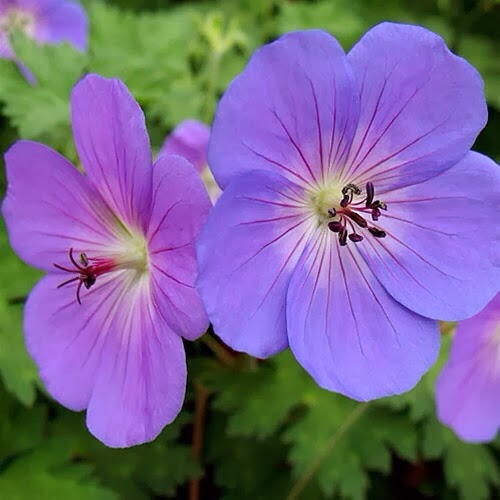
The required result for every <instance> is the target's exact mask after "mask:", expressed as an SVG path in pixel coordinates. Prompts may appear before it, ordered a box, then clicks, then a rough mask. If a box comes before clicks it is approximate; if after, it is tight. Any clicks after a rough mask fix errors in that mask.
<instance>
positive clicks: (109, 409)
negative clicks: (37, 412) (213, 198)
mask: <svg viewBox="0 0 500 500" xmlns="http://www.w3.org/2000/svg"><path fill="white" fill-rule="evenodd" d="M71 121H72V126H73V134H74V140H75V145H76V149H77V151H78V155H79V157H80V160H81V163H82V165H83V167H84V169H85V175H82V174H81V173H79V172H78V171H77V170H76V169H75V168H74V167H73V166H72V165H71V164H70V163H69V162H68V161H67V160H66V159H64V158H63V157H61V156H60V155H59V154H57V153H56V152H55V151H53V150H51V149H49V148H47V147H46V146H44V145H42V144H38V143H35V142H30V141H20V142H17V143H16V144H14V145H13V146H12V147H11V148H10V149H9V151H8V152H7V153H6V155H5V163H6V167H7V179H8V189H7V195H6V198H5V201H4V203H3V207H2V208H3V215H4V217H5V221H6V224H7V230H8V233H9V238H10V242H11V245H12V247H13V248H14V250H15V251H16V252H17V254H18V255H19V256H20V257H21V258H22V259H23V260H24V261H25V262H27V263H28V264H30V265H32V266H34V267H38V268H39V269H42V270H43V271H45V272H47V273H48V274H47V276H45V277H44V278H42V280H41V281H40V282H39V283H38V284H37V285H36V286H35V288H34V289H33V291H32V292H31V293H30V295H29V297H28V300H27V303H26V306H25V310H24V333H25V338H26V345H27V347H28V351H29V353H30V354H31V356H32V357H33V359H34V360H35V362H36V364H37V365H38V368H39V371H40V377H41V379H42V380H43V382H44V383H45V386H46V388H47V390H48V391H49V393H50V394H51V395H52V396H53V397H54V398H55V399H56V400H57V401H59V402H60V403H61V404H63V405H64V406H66V407H68V408H70V409H72V410H83V409H85V408H86V409H87V425H88V428H89V430H90V432H92V434H94V435H95V436H96V437H97V438H98V439H100V440H101V441H103V442H104V443H105V444H107V445H108V446H113V447H123V446H131V445H134V444H138V443H143V442H145V441H149V440H151V439H153V438H154V437H155V436H156V435H157V434H158V433H159V432H160V431H161V429H162V428H163V427H164V426H165V425H166V424H168V423H169V422H171V421H172V420H173V419H174V418H175V416H176V415H177V413H178V412H179V410H180V408H181V406H182V402H183V398H184V391H185V384H186V363H185V355H184V348H183V343H182V337H184V338H187V339H190V340H192V339H195V338H197V337H198V336H199V335H201V334H202V333H203V332H204V331H205V329H206V327H207V326H208V319H207V316H206V313H205V311H204V308H203V305H202V302H201V299H200V297H199V295H198V293H197V292H196V290H195V289H194V287H193V284H194V280H195V274H196V259H195V251H194V243H193V242H194V238H195V237H196V236H197V234H198V232H199V230H200V227H201V225H202V224H203V222H204V220H205V217H206V215H207V213H208V211H209V208H210V201H209V199H208V196H207V194H206V191H205V189H204V187H203V184H202V182H201V181H200V179H199V177H198V174H197V173H196V171H195V170H194V168H193V167H192V166H191V165H190V164H189V163H188V162H187V161H186V160H184V159H183V158H180V157H177V156H167V155H164V156H161V157H159V158H158V160H157V161H156V163H155V164H154V166H153V165H152V163H151V153H150V147H149V139H148V135H147V131H146V128H145V123H144V115H143V113H142V111H141V109H140V108H139V106H138V104H137V103H136V102H135V101H134V99H133V98H132V96H131V95H130V94H129V93H128V91H127V89H126V87H125V86H124V85H123V84H122V83H121V82H120V81H119V80H107V79H105V78H102V77H99V76H97V75H89V76H87V77H85V78H84V79H83V80H81V81H80V82H79V83H78V84H77V85H76V86H75V87H74V89H73V91H72V94H71Z"/></svg>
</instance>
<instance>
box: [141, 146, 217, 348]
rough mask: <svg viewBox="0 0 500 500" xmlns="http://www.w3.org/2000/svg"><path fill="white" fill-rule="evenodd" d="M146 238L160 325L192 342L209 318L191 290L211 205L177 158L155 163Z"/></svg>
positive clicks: (188, 168) (190, 169) (185, 164)
mask: <svg viewBox="0 0 500 500" xmlns="http://www.w3.org/2000/svg"><path fill="white" fill-rule="evenodd" d="M153 193H154V198H153V200H152V213H151V222H150V226H149V230H148V234H147V238H148V240H149V255H150V272H151V279H152V281H151V293H152V295H153V297H154V301H155V304H156V306H157V307H158V310H159V311H160V314H161V315H162V317H163V319H164V321H165V322H166V323H167V324H168V325H169V327H170V328H171V329H172V330H173V331H174V332H175V333H177V334H178V335H181V336H183V337H184V338H187V339H190V340H194V339H196V338H198V337H199V336H200V335H202V334H203V333H204V332H205V331H206V329H207V328H208V318H207V315H206V312H205V307H204V306H203V303H202V301H201V297H200V295H199V293H198V291H197V290H196V289H195V287H194V283H195V279H196V275H197V271H198V266H197V262H196V254H195V246H194V244H195V240H196V238H197V237H198V234H199V232H200V230H201V227H202V225H203V224H204V222H205V219H206V217H207V214H208V211H209V210H210V207H211V204H210V200H209V199H208V195H207V192H206V190H205V188H204V186H203V183H202V181H201V180H200V178H199V176H198V174H197V172H196V171H195V169H194V168H193V167H192V165H191V164H190V163H188V162H187V161H186V160H184V159H183V158H181V157H179V156H168V155H163V156H161V157H160V158H159V159H158V160H157V161H156V163H155V165H154V174H153Z"/></svg>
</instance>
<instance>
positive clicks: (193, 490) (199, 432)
mask: <svg viewBox="0 0 500 500" xmlns="http://www.w3.org/2000/svg"><path fill="white" fill-rule="evenodd" d="M208 396H209V392H208V390H207V389H205V387H203V385H202V384H201V383H199V382H196V383H195V403H194V420H193V443H192V446H191V457H192V458H193V460H195V461H196V462H198V461H199V460H200V457H201V450H202V449H203V438H204V430H205V416H206V412H207V402H208ZM188 498H189V500H198V499H199V498H200V478H199V477H192V478H191V479H190V480H189V484H188Z"/></svg>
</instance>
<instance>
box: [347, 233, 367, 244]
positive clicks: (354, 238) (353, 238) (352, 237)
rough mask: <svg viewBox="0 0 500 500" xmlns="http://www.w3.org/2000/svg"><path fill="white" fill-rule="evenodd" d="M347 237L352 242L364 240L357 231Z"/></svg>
mask: <svg viewBox="0 0 500 500" xmlns="http://www.w3.org/2000/svg"><path fill="white" fill-rule="evenodd" d="M349 239H350V240H351V241H352V242H354V243H359V242H360V241H363V240H364V238H363V236H361V235H360V234H358V233H351V234H350V235H349Z"/></svg>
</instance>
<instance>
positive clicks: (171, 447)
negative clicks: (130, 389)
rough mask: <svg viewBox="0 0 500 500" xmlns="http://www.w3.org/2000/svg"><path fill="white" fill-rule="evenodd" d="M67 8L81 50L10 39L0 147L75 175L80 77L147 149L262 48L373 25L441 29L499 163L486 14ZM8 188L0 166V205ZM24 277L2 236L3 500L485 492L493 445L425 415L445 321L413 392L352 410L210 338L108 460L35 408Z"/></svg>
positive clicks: (158, 3) (347, 42) (447, 9)
mask: <svg viewBox="0 0 500 500" xmlns="http://www.w3.org/2000/svg"><path fill="white" fill-rule="evenodd" d="M82 3H83V4H84V6H85V7H86V9H87V12H88V15H89V18H90V40H89V42H90V43H89V51H88V53H87V54H80V53H77V52H75V51H74V50H72V49H71V48H70V47H69V46H66V45H62V46H57V47H48V46H47V47H38V46H36V45H35V44H34V43H32V42H30V41H29V40H27V39H25V38H23V37H22V36H21V35H20V34H19V33H13V34H12V43H13V44H14V48H15V50H16V52H17V53H18V55H19V56H20V58H21V59H22V60H23V61H24V62H25V63H26V64H27V66H28V67H29V68H30V70H31V71H32V73H33V74H34V75H35V77H36V79H37V85H36V86H30V85H28V84H27V83H26V82H25V81H24V80H23V78H22V77H21V75H20V74H19V72H18V71H17V68H16V66H15V65H14V64H12V63H10V62H7V61H0V110H1V116H0V148H1V149H2V150H4V149H5V148H7V147H8V145H9V144H10V143H12V142H13V141H14V140H16V139H17V138H19V137H22V138H29V139H34V140H38V141H41V142H44V143H46V144H48V145H50V146H52V147H53V148H55V149H57V150H58V151H60V152H61V153H62V154H64V155H66V156H67V157H68V158H70V159H71V160H72V161H73V162H75V164H77V161H78V160H77V157H76V153H75V150H74V146H73V143H72V139H71V132H70V126H69V116H68V96H69V90H70V88H71V87H72V85H73V84H74V83H75V82H76V81H77V80H78V79H79V78H80V76H81V75H82V74H83V73H87V72H97V73H100V74H102V75H104V76H118V77H120V78H121V79H122V80H123V81H124V82H125V83H126V84H127V85H128V87H129V88H130V90H131V92H132V93H133V94H134V96H135V97H136V99H137V100H138V101H139V102H140V104H141V106H142V107H143V109H144V111H145V113H146V117H147V122H148V128H149V132H150V135H151V141H152V145H153V148H154V149H157V148H159V146H160V144H161V142H162V140H163V139H164V137H165V135H166V134H167V133H168V132H169V131H170V130H171V129H172V128H173V127H174V126H175V125H176V123H178V122H179V121H180V120H182V119H184V118H198V119H201V120H203V121H205V122H207V123H210V121H211V119H212V116H213V112H214V109H215V105H216V102H217V99H218V97H219V96H220V94H221V93H222V92H223V90H224V88H225V86H226V85H227V83H228V82H229V81H230V80H231V79H232V78H233V77H234V76H235V75H236V74H237V73H238V72H239V71H240V70H241V69H242V67H243V66H244V64H245V62H246V60H247V59H248V57H249V55H250V54H251V52H252V51H253V50H254V49H255V48H256V47H257V46H259V45H261V44H262V43H265V42H268V41H270V40H273V39H274V38H276V37H277V36H279V35H280V34H282V33H283V32H285V31H290V30H296V29H303V28H312V27H316V28H323V29H326V30H328V31H329V32H331V33H332V34H334V35H335V36H336V37H337V38H338V39H339V41H340V42H341V43H342V45H343V46H344V47H345V48H346V49H348V48H349V47H350V46H351V45H352V44H353V43H354V42H355V41H356V40H357V39H358V38H359V36H360V35H361V34H362V33H363V32H364V31H365V30H367V29H368V28H369V27H370V26H371V25H373V24H376V23H377V22H380V21H382V20H394V21H401V22H411V23H417V24H421V25H424V26H427V27H429V28H430V29H432V30H434V31H436V32H438V33H440V34H441V35H442V36H443V37H444V38H445V39H446V40H447V42H448V44H449V45H450V46H451V47H452V49H453V50H454V51H455V52H457V53H459V54H461V55H463V56H464V57H465V58H467V59H468V60H469V61H470V62H471V63H472V64H474V65H475V66H476V67H477V68H478V70H479V71H480V73H481V75H482V76H483V78H484V80H485V90H486V96H487V100H488V105H489V112H490V119H489V123H488V125H487V127H486V128H485V130H484V131H483V132H482V134H481V136H480V137H479V139H478V141H477V143H476V146H475V147H476V149H478V150H480V151H482V152H484V153H486V154H488V155H490V156H492V157H493V158H494V159H496V160H497V161H498V159H499V158H500V61H499V58H498V53H499V48H500V39H499V36H498V26H499V25H500V3H499V2H498V1H495V0H471V1H465V0H437V1H435V0H422V1H419V2H415V1H413V0H407V1H397V0H378V1H376V0H318V1H305V0H302V1H292V0H288V1H278V0H275V1H273V0H269V1H268V0H240V1H237V0H221V1H216V0H207V1H198V2H190V1H186V2H169V1H166V0H115V1H114V2H107V3H106V2H103V1H97V0H95V1H93V0H87V1H85V2H82ZM5 188H6V186H5V175H4V169H3V166H2V169H1V170H0V194H2V196H3V193H4V191H5ZM40 189H43V186H40ZM478 244H480V242H478ZM38 278H39V273H38V272H37V271H35V270H33V269H30V268H28V267H27V266H26V265H24V264H23V263H21V262H20V261H19V260H18V259H17V257H16V256H15V255H14V254H13V252H12V251H11V250H10V248H9V245H8V239H7V235H6V233H5V228H4V226H3V224H2V225H1V226H0V499H4V500H17V499H42V500H45V499H47V500H52V499H55V500H58V499H72V500H73V499H97V500H100V499H106V500H107V499H118V498H119V499H121V498H123V499H134V500H135V499H148V498H155V499H156V498H172V497H174V498H190V499H193V500H194V499H197V498H223V499H239V500H241V499H243V500H244V499H273V500H274V499H281V498H294V497H298V498H305V499H322V498H342V499H344V498H346V499H348V498H353V499H362V498H374V499H378V498H381V499H382V498H400V497H401V498H403V497H409V498H415V499H419V498H422V499H424V498H443V499H450V500H451V499H467V500H468V499H471V500H482V499H488V498H492V499H493V498H499V497H500V471H499V464H500V442H498V440H497V442H496V443H491V444H489V445H470V444H464V443H461V442H460V441H459V440H458V439H457V438H456V437H455V436H454V435H453V433H452V432H451V431H450V430H448V429H446V428H444V427H443V426H441V425H440V424H439V423H438V422H437V420H436V417H435V409H434V401H433V383H434V379H435V376H436V373H437V372H438V369H439V364H440V363H442V362H443V359H444V358H445V357H446V352H447V349H448V345H449V339H450V334H449V333H450V331H451V330H452V325H443V332H444V333H443V349H442V352H441V360H440V362H439V363H438V365H436V367H434V368H433V370H432V371H431V372H430V373H429V374H428V375H426V376H425V377H424V378H423V380H422V381H421V382H420V383H419V385H418V386H417V387H416V388H415V389H414V390H413V391H411V392H409V393H408V394H405V395H403V396H399V397H394V398H386V399H383V400H380V401H377V402H373V403H369V404H367V405H359V404H358V403H355V402H353V401H350V400H348V399H346V398H343V397H341V396H339V395H335V394H332V393H329V392H326V391H324V390H321V389H319V388H318V387H317V386H316V385H315V384H314V383H313V382H312V380H311V379H310V378H309V377H308V376H307V374H306V373H305V372H304V371H303V370H302V369H301V368H300V367H299V366H298V365H297V363H296V362H295V361H294V360H293V358H292V356H291V355H290V353H288V352H284V353H282V354H280V355H278V356H276V357H275V358H273V359H271V360H267V361H256V360H254V359H250V358H249V357H247V356H244V355H239V354H236V353H232V352H230V351H228V350H221V349H223V348H221V347H220V346H219V345H218V344H216V343H215V341H214V340H213V337H210V338H208V339H206V340H200V341H197V342H195V343H186V348H187V352H188V358H189V384H188V391H187V396H186V403H185V407H184V410H183V412H182V413H181V415H180V416H179V418H178V419H177V420H176V421H175V423H174V424H172V425H170V426H169V427H167V428H166V429H165V430H164V431H163V432H162V434H161V435H160V437H159V438H158V439H157V440H156V441H154V442H153V443H149V444H146V445H143V446H139V447H135V448H132V449H127V450H112V449H107V448H105V447H104V446H103V445H102V444H100V443H99V442H98V441H96V440H95V439H94V438H93V437H92V436H90V435H89V434H88V432H87V430H86V427H85V418H84V414H76V413H72V412H70V411H68V410H66V409H64V408H62V407H61V406H59V405H58V404H57V403H55V402H54V401H52V400H51V399H50V397H48V395H47V394H46V393H45V392H44V389H43V386H42V385H41V383H40V382H39V380H38V378H37V374H36V370H35V367H34V365H33V364H32V362H31V361H30V359H29V357H28V355H27V353H26V351H25V348H24V344H23V337H22V307H23V302H24V299H25V297H26V295H27V293H28V292H29V290H30V288H31V287H32V286H33V284H34V283H35V282H36V280H37V279H38ZM69 327H70V326H69ZM499 397H500V394H499Z"/></svg>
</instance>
